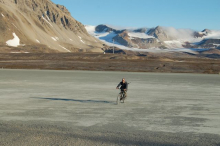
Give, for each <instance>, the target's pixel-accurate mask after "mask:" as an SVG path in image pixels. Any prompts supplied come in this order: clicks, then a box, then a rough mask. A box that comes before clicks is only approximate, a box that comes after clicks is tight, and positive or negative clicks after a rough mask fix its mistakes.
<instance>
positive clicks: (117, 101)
mask: <svg viewBox="0 0 220 146" xmlns="http://www.w3.org/2000/svg"><path fill="white" fill-rule="evenodd" d="M120 98H121V94H120V93H119V94H118V96H117V99H116V104H119V100H120Z"/></svg>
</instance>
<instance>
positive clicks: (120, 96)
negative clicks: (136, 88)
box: [116, 90, 127, 104]
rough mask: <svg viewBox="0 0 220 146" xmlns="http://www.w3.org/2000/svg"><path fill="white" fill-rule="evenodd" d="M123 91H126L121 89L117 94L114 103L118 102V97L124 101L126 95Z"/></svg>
mask: <svg viewBox="0 0 220 146" xmlns="http://www.w3.org/2000/svg"><path fill="white" fill-rule="evenodd" d="M125 92H126V91H124V90H122V91H121V92H120V93H119V94H118V96H117V99H116V104H119V99H120V101H121V100H122V101H123V103H124V102H125V98H126V97H127V96H126V93H125Z"/></svg>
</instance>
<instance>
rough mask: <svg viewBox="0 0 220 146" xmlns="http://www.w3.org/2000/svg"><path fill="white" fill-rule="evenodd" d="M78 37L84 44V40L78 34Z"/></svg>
mask: <svg viewBox="0 0 220 146" xmlns="http://www.w3.org/2000/svg"><path fill="white" fill-rule="evenodd" d="M78 37H79V39H80V41H81V42H82V43H83V44H85V42H84V41H83V40H82V38H81V37H80V36H78Z"/></svg>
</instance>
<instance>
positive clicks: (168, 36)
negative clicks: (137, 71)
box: [86, 24, 220, 51]
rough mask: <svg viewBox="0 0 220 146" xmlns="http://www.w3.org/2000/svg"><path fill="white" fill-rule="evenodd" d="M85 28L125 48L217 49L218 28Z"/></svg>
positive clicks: (106, 41) (219, 44) (219, 38)
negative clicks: (198, 29) (216, 29)
mask: <svg viewBox="0 0 220 146" xmlns="http://www.w3.org/2000/svg"><path fill="white" fill-rule="evenodd" d="M86 29H87V31H88V32H89V33H90V34H91V35H93V36H95V37H96V38H98V39H100V40H102V41H103V42H105V43H106V44H108V45H110V46H112V45H115V46H117V47H119V48H121V49H127V50H137V49H139V50H143V49H144V50H155V49H156V50H168V51H169V50H173V49H180V50H187V49H188V50H189V51H191V50H195V49H198V50H199V51H201V50H207V49H220V31H215V30H209V29H204V30H203V31H201V32H198V31H194V30H191V29H175V28H172V27H161V26H157V27H155V28H137V29H117V28H114V27H111V26H108V25H103V24H102V25H98V26H86Z"/></svg>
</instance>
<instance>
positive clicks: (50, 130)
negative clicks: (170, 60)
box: [0, 70, 220, 146]
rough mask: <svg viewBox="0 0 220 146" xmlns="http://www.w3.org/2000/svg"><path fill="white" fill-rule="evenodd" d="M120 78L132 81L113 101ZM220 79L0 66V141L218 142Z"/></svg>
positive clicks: (105, 143)
mask: <svg viewBox="0 0 220 146" xmlns="http://www.w3.org/2000/svg"><path fill="white" fill-rule="evenodd" d="M122 77H125V78H126V79H127V80H128V82H131V84H129V91H128V98H127V100H126V102H125V103H124V104H119V105H116V104H115V101H116V96H117V94H118V92H119V91H118V90H116V89H115V87H116V85H117V84H118V82H119V81H120V80H121V78H122ZM219 78H220V76H219V75H205V74H201V75H200V74H167V73H165V74H161V73H126V72H95V71H42V70H41V71H40V70H0V95H1V96H0V145H158V146H162V145H171V146H172V145H182V146H184V145H199V146H201V145H204V146H207V145H212V146H220V124H219V123H220V114H219V113H220V100H219V96H220V90H219V88H220V79H219Z"/></svg>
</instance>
